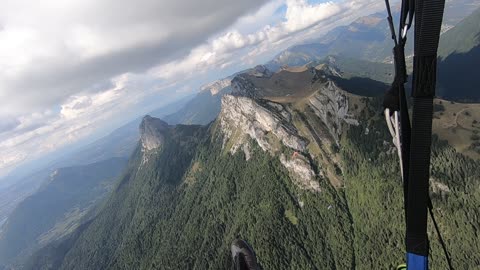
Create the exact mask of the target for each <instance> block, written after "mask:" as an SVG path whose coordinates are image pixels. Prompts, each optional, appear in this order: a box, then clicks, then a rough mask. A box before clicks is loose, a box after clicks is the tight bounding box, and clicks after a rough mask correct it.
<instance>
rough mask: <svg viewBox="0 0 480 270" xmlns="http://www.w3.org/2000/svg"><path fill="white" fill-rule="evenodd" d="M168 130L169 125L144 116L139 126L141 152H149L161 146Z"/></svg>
mask: <svg viewBox="0 0 480 270" xmlns="http://www.w3.org/2000/svg"><path fill="white" fill-rule="evenodd" d="M168 128H169V125H168V124H167V123H166V122H164V121H162V120H160V119H158V118H154V117H151V116H150V115H146V116H145V117H144V118H143V120H142V123H141V124H140V141H141V143H142V147H143V150H146V151H150V150H153V149H156V148H159V147H160V146H162V144H163V142H164V141H165V132H166V131H167V130H168Z"/></svg>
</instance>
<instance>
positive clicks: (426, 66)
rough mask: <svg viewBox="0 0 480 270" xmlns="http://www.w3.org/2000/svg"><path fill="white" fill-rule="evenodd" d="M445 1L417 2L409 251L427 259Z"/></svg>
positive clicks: (408, 220) (410, 170)
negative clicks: (437, 85)
mask: <svg viewBox="0 0 480 270" xmlns="http://www.w3.org/2000/svg"><path fill="white" fill-rule="evenodd" d="M444 6H445V0H416V1H415V55H414V72H413V91H412V97H413V115H412V130H411V140H410V141H411V144H410V161H409V177H408V194H407V198H408V199H407V201H408V204H407V233H406V246H407V252H409V253H414V254H417V255H422V256H428V251H429V244H428V236H427V209H428V196H429V194H428V187H429V178H430V150H431V143H432V118H433V97H434V95H435V84H436V68H437V50H438V41H439V38H440V29H441V25H442V18H443V10H444Z"/></svg>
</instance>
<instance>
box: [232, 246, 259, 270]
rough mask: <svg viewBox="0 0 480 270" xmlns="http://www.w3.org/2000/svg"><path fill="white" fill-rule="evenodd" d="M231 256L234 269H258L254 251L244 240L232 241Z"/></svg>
mask: <svg viewBox="0 0 480 270" xmlns="http://www.w3.org/2000/svg"><path fill="white" fill-rule="evenodd" d="M232 257H233V269H234V270H259V267H258V263H257V257H256V255H255V252H254V251H253V249H252V248H251V247H250V246H249V245H248V244H247V242H245V241H244V240H241V239H236V240H234V241H233V243H232Z"/></svg>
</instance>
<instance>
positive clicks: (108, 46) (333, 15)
mask: <svg viewBox="0 0 480 270" xmlns="http://www.w3.org/2000/svg"><path fill="white" fill-rule="evenodd" d="M377 2H378V1H373V0H353V1H346V0H344V1H337V2H320V3H309V2H307V1H306V0H271V1H267V0H264V1H258V0H256V1H254V0H242V1H224V0H204V1H187V0H177V1H167V0H162V1H159V0H138V1H126V0H121V1H118V0H116V1H113V0H107V1H96V0H95V1H94V0H68V1H65V0H45V1H37V2H32V1H27V0H7V2H6V3H3V4H2V9H0V40H1V41H2V42H0V59H2V61H0V123H1V124H0V152H1V153H2V155H1V156H0V176H1V175H2V174H5V173H6V172H7V171H9V170H10V169H12V168H14V167H15V166H17V165H18V164H20V163H21V162H23V161H26V160H31V159H33V158H37V157H39V156H41V155H43V154H45V153H48V152H51V151H54V150H56V149H59V148H60V147H62V146H64V145H68V144H70V143H73V142H76V141H78V140H80V139H82V138H85V137H87V136H89V135H91V134H98V133H99V128H100V127H102V128H103V130H105V129H106V128H105V127H112V128H113V127H114V125H115V124H119V123H122V122H125V121H126V120H128V119H132V118H135V117H137V116H139V115H141V114H142V113H145V112H147V111H148V110H149V109H154V107H155V104H157V106H159V105H161V104H162V103H166V102H168V101H169V100H172V99H174V98H175V97H176V96H178V95H180V94H181V93H180V92H185V91H186V92H191V91H194V90H196V89H198V86H199V85H200V84H202V83H206V82H207V81H208V80H210V79H213V78H218V77H220V76H224V75H229V72H233V71H239V70H241V69H242V68H246V67H248V66H250V65H253V64H256V63H260V62H262V61H264V60H266V59H268V58H269V57H271V56H273V55H274V54H276V53H278V52H280V50H282V49H284V48H286V47H288V46H291V45H293V44H294V43H297V42H301V41H303V40H305V39H307V38H311V37H313V36H318V35H320V34H321V33H324V32H325V31H327V30H329V29H331V28H332V27H334V26H336V25H338V24H341V23H348V22H349V21H351V20H353V19H355V18H356V17H358V16H361V15H365V14H368V13H372V12H375V11H376V10H375V9H377V8H379V7H381V4H378V3H377ZM362 12H363V13H362Z"/></svg>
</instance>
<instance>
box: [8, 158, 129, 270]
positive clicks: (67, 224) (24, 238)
mask: <svg viewBox="0 0 480 270" xmlns="http://www.w3.org/2000/svg"><path fill="white" fill-rule="evenodd" d="M126 162H127V160H126V159H124V158H113V159H108V160H105V161H101V162H98V163H93V164H90V165H85V166H77V167H68V168H61V169H58V170H55V171H54V172H53V173H52V174H51V175H50V177H49V181H48V182H45V183H44V184H43V185H42V187H40V189H39V190H38V191H37V192H36V193H34V194H33V195H31V196H29V197H27V198H26V199H25V200H24V201H23V202H21V203H20V204H19V205H18V206H17V208H16V209H15V210H14V211H13V212H12V213H11V215H10V216H9V218H8V220H7V223H6V224H5V227H4V228H3V230H2V232H1V233H0V265H1V264H2V263H3V264H10V263H14V264H16V263H21V261H22V257H26V256H28V255H29V254H30V253H31V252H33V251H35V249H37V248H39V247H42V246H44V245H46V244H48V243H49V242H52V241H54V240H58V239H61V238H62V237H63V236H65V235H68V234H69V233H71V232H73V231H74V230H75V229H76V228H77V227H78V226H79V225H81V224H82V223H83V222H84V219H85V217H86V216H87V215H89V214H91V210H92V209H93V208H94V207H95V206H96V205H97V204H98V203H99V201H101V200H102V199H103V198H104V197H105V196H106V195H107V194H109V190H110V189H111V186H112V184H113V183H114V182H115V179H116V177H118V176H119V175H120V173H121V172H122V171H123V169H124V168H125V165H126Z"/></svg>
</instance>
